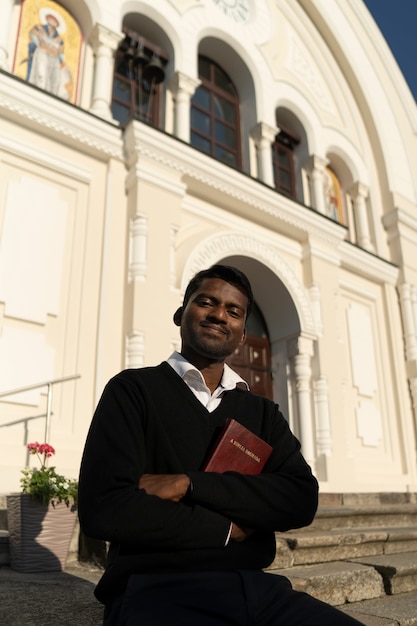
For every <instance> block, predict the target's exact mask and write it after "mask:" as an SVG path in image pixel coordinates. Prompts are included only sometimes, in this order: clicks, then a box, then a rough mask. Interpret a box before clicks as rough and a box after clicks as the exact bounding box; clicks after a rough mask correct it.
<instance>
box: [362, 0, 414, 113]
mask: <svg viewBox="0 0 417 626" xmlns="http://www.w3.org/2000/svg"><path fill="white" fill-rule="evenodd" d="M364 1H365V4H366V6H367V7H368V9H369V11H370V13H371V14H372V15H373V18H374V20H375V21H376V23H377V24H378V26H379V29H380V30H381V31H382V34H383V35H384V37H385V39H386V40H387V42H388V45H389V46H390V48H391V50H392V52H393V53H394V56H395V58H396V60H397V63H398V65H399V66H400V68H401V70H402V73H403V74H404V76H405V79H406V80H407V82H408V84H409V86H410V89H411V92H412V93H413V95H414V99H415V100H416V101H417V33H416V30H417V0H364Z"/></svg>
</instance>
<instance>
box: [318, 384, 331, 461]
mask: <svg viewBox="0 0 417 626" xmlns="http://www.w3.org/2000/svg"><path fill="white" fill-rule="evenodd" d="M314 396H315V404H316V424H317V427H316V436H317V454H318V455H320V454H324V455H325V456H330V455H331V453H332V437H331V431H330V414H329V394H328V384H327V380H326V379H325V378H324V377H323V376H322V377H321V378H319V379H318V380H316V381H315V382H314Z"/></svg>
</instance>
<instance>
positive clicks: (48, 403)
mask: <svg viewBox="0 0 417 626" xmlns="http://www.w3.org/2000/svg"><path fill="white" fill-rule="evenodd" d="M80 377H81V374H73V375H72V376H64V377H63V378H55V379H53V380H47V381H45V382H44V383H37V384H35V385H25V386H24V387H17V388H16V389H11V390H10V391H1V392H0V398H3V397H4V396H12V395H14V394H16V393H21V392H23V391H30V390H31V389H39V388H40V387H48V397H47V400H46V415H45V417H46V421H45V441H49V435H50V430H51V415H52V413H51V410H52V386H53V385H56V384H57V383H65V382H67V381H68V380H75V379H76V378H80Z"/></svg>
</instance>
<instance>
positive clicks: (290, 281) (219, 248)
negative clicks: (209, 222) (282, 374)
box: [181, 232, 318, 336]
mask: <svg viewBox="0 0 417 626" xmlns="http://www.w3.org/2000/svg"><path fill="white" fill-rule="evenodd" d="M234 255H242V256H246V257H250V258H254V259H256V260H257V261H259V262H261V263H263V264H264V265H265V266H266V267H268V268H269V269H271V270H272V272H273V273H274V274H275V275H276V276H277V277H278V278H279V279H280V280H281V281H282V282H283V283H284V285H285V287H286V288H287V290H288V292H289V293H290V295H291V298H292V299H293V301H294V303H295V305H296V308H297V311H298V313H299V315H300V323H301V328H302V331H303V332H304V333H306V334H311V335H312V336H317V334H318V333H317V330H316V327H315V320H314V316H313V311H312V307H311V303H310V301H309V298H308V295H307V292H306V291H305V289H304V287H303V285H301V283H300V282H299V280H298V279H297V277H296V276H295V274H294V273H293V271H292V270H291V268H290V267H289V266H288V265H287V263H285V261H283V260H282V258H281V257H280V255H279V253H278V252H277V251H275V250H274V249H272V248H271V247H269V246H267V245H265V244H263V243H262V242H261V241H258V240H256V239H253V238H251V237H248V236H247V235H245V234H243V233H236V232H235V233H233V232H231V233H224V234H215V235H212V236H210V237H208V238H207V239H205V240H204V241H203V242H202V243H201V244H200V245H199V246H197V247H196V248H195V250H194V252H193V253H192V254H191V255H190V257H189V259H188V262H187V263H186V266H185V268H184V272H183V276H182V286H181V288H182V289H184V286H185V285H186V284H187V283H188V281H189V280H190V279H191V278H192V276H194V274H196V273H197V272H198V271H199V270H200V269H201V268H202V267H209V266H210V265H212V264H213V263H217V262H218V261H220V260H221V259H222V258H224V257H226V256H234Z"/></svg>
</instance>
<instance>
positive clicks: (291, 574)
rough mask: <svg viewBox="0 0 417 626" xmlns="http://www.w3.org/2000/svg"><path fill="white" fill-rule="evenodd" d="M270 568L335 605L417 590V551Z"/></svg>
mask: <svg viewBox="0 0 417 626" xmlns="http://www.w3.org/2000/svg"><path fill="white" fill-rule="evenodd" d="M268 571H269V572H270V573H272V574H279V575H281V576H286V577H287V578H289V579H290V580H291V582H292V585H293V587H294V589H296V590H297V591H305V592H306V593H309V594H310V595H312V596H314V597H315V598H318V599H319V600H323V601H324V602H328V603H329V604H332V605H335V606H336V605H341V604H345V603H351V602H359V601H361V600H369V599H372V598H380V597H383V596H384V595H390V596H392V595H395V594H403V593H408V592H414V593H415V594H416V591H417V552H408V553H403V554H389V555H379V556H372V557H364V558H359V559H352V560H346V561H332V562H329V563H319V564H315V565H295V566H294V567H288V568H281V569H275V568H273V567H272V568H268ZM416 595H417V594H416Z"/></svg>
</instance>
